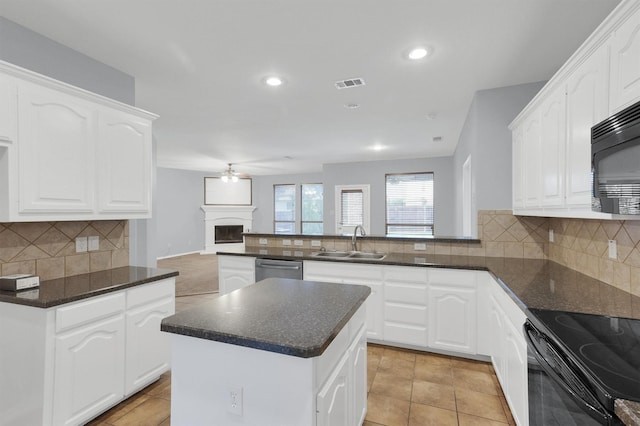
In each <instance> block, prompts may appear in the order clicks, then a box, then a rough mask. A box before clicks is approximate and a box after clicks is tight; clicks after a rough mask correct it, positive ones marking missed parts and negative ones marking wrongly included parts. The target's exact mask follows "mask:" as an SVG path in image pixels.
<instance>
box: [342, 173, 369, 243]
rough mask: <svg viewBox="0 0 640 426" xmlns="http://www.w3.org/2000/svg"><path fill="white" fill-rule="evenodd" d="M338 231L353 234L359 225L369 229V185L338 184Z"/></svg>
mask: <svg viewBox="0 0 640 426" xmlns="http://www.w3.org/2000/svg"><path fill="white" fill-rule="evenodd" d="M335 202H336V204H335V205H336V217H335V218H336V231H337V233H338V234H339V235H352V234H353V231H354V228H355V227H356V226H357V225H362V226H363V227H364V229H365V230H367V231H368V230H369V185H336V201H335Z"/></svg>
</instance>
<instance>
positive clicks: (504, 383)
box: [481, 280, 529, 425]
mask: <svg viewBox="0 0 640 426" xmlns="http://www.w3.org/2000/svg"><path fill="white" fill-rule="evenodd" d="M488 284H489V285H488V286H487V287H488V288H487V289H486V291H488V292H489V296H490V297H489V305H490V308H489V312H488V317H489V319H488V322H487V323H488V324H489V327H490V328H489V329H486V330H484V333H483V335H482V336H481V338H486V339H489V340H490V341H491V346H492V349H491V362H492V364H493V368H494V370H495V372H496V376H498V381H499V382H500V386H501V387H502V390H503V392H504V395H505V398H506V400H507V403H508V404H509V408H510V409H511V414H512V415H513V418H514V420H515V421H516V424H517V425H528V424H529V399H528V395H529V391H528V379H527V368H528V367H527V344H526V341H525V338H524V332H523V329H522V326H523V325H524V322H525V320H526V317H525V314H524V313H523V312H522V310H521V309H520V308H519V307H518V306H517V305H516V304H515V302H514V301H513V300H511V298H510V297H509V296H508V295H507V294H506V293H505V291H504V290H503V289H502V288H501V287H500V285H499V284H498V283H496V282H495V281H493V280H491V281H489V282H488Z"/></svg>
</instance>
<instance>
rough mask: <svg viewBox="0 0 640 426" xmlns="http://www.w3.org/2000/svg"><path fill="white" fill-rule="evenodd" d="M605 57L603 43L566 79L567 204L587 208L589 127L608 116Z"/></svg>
mask: <svg viewBox="0 0 640 426" xmlns="http://www.w3.org/2000/svg"><path fill="white" fill-rule="evenodd" d="M608 59H609V49H608V45H603V46H601V47H600V48H599V49H598V50H596V51H595V52H594V53H593V54H592V55H591V56H590V57H589V58H588V59H587V60H586V61H585V62H584V63H582V64H581V65H580V66H579V67H578V68H577V69H576V70H575V71H574V72H573V73H572V74H571V75H570V76H569V78H568V79H567V120H566V123H567V151H566V152H567V156H566V167H567V172H566V176H567V197H566V203H567V205H568V206H585V208H587V209H591V126H593V125H594V124H597V123H598V122H600V121H602V120H604V119H605V118H607V115H608V111H609V107H608V106H609V104H608V98H607V85H608V80H609V74H608Z"/></svg>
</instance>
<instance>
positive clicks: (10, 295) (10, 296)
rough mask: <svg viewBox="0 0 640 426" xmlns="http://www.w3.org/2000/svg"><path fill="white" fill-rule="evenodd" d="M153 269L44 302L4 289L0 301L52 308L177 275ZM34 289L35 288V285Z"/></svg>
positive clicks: (175, 272)
mask: <svg viewBox="0 0 640 426" xmlns="http://www.w3.org/2000/svg"><path fill="white" fill-rule="evenodd" d="M114 269H119V268H114ZM150 269H154V268H150ZM155 270H156V271H158V272H159V273H158V274H157V275H153V276H149V277H147V278H142V279H140V280H135V281H129V282H126V283H121V284H114V285H112V286H109V287H104V288H100V289H96V290H92V291H88V292H85V293H82V294H79V295H74V296H68V297H62V298H60V299H57V300H50V301H46V302H41V301H38V300H35V299H27V298H18V297H16V296H15V294H17V293H15V292H7V291H4V292H0V302H5V303H11V304H14V305H23V306H30V307H34V308H44V309H46V308H52V307H55V306H60V305H64V304H67V303H71V302H77V301H78V300H83V299H89V298H91V297H95V296H100V295H103V294H108V293H113V292H116V291H119V290H124V289H127V288H131V287H136V286H139V285H142V284H148V283H151V282H154V281H160V280H164V279H166V278H171V277H176V276H178V275H179V273H178V271H171V270H167V269H155ZM160 271H162V272H160ZM100 272H105V271H100ZM82 275H90V274H82ZM43 283H46V281H43V282H42V283H40V286H42V284H43ZM35 289H37V287H36V288H35ZM35 289H34V290H35ZM27 291H28V290H27Z"/></svg>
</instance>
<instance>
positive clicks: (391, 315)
mask: <svg viewBox="0 0 640 426" xmlns="http://www.w3.org/2000/svg"><path fill="white" fill-rule="evenodd" d="M384 339H385V341H387V342H396V343H403V344H408V345H415V346H421V347H426V346H427V269H426V268H412V267H401V266H388V267H385V269H384Z"/></svg>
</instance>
